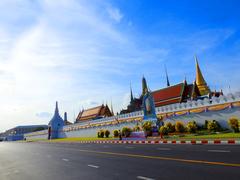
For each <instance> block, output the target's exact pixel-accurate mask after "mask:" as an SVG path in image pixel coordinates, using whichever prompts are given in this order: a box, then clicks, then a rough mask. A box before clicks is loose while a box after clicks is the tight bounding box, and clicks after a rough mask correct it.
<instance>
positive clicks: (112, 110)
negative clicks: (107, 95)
mask: <svg viewBox="0 0 240 180" xmlns="http://www.w3.org/2000/svg"><path fill="white" fill-rule="evenodd" d="M111 113H112V115H113V116H114V112H113V105H112V100H111Z"/></svg>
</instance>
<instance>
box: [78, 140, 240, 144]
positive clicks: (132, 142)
mask: <svg viewBox="0 0 240 180" xmlns="http://www.w3.org/2000/svg"><path fill="white" fill-rule="evenodd" d="M79 143H95V144H225V145H226V144H235V145H237V144H239V145H240V141H237V140H181V141H176V140H172V141H167V140H161V141H143V140H140V141H132V140H130V141H127V140H122V141H119V140H113V141H111V140H110V141H108V140H107V141H79Z"/></svg>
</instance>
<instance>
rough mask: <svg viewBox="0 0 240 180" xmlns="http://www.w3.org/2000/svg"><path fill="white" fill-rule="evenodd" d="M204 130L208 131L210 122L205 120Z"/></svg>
mask: <svg viewBox="0 0 240 180" xmlns="http://www.w3.org/2000/svg"><path fill="white" fill-rule="evenodd" d="M203 129H208V120H205V122H204V125H203Z"/></svg>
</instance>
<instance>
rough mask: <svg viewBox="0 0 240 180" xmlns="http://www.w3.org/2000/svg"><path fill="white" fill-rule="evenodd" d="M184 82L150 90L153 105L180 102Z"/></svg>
mask: <svg viewBox="0 0 240 180" xmlns="http://www.w3.org/2000/svg"><path fill="white" fill-rule="evenodd" d="M184 87H185V85H184V83H179V84H176V85H173V86H169V87H166V88H163V89H159V90H156V91H153V92H152V96H153V98H154V102H155V106H156V107H158V106H163V105H167V104H173V103H180V102H181V100H182V94H183V91H184Z"/></svg>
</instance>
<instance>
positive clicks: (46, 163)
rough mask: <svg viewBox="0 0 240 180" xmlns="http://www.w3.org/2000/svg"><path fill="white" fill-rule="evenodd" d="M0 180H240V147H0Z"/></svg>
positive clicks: (3, 145)
mask: <svg viewBox="0 0 240 180" xmlns="http://www.w3.org/2000/svg"><path fill="white" fill-rule="evenodd" d="M0 179H1V180H9V179H10V180H11V179H12V180H33V179H34V180H38V179H39V180H48V179H49V180H50V179H54V180H55V179H59V180H65V179H66V180H71V179H78V180H79V179H80V180H81V179H82V180H88V179H92V180H94V179H97V180H101V179H103V180H107V179H145V180H151V179H161V180H162V179H183V180H186V179H194V180H197V179H201V180H203V179H204V180H205V179H217V180H220V179H227V180H234V179H236V180H238V179H240V146H238V145H188V144H186V145H170V144H169V145H168V144H78V143H33V142H32V143H16V142H0Z"/></svg>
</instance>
